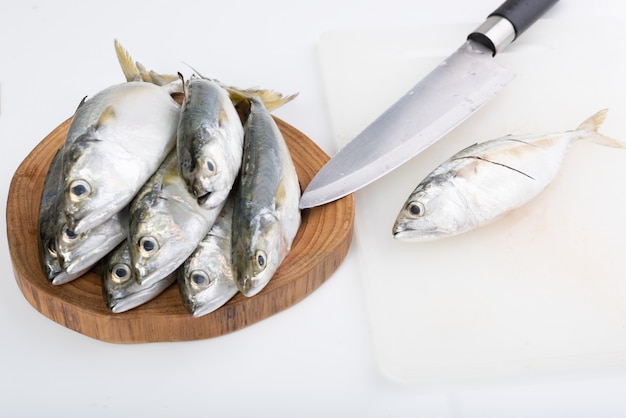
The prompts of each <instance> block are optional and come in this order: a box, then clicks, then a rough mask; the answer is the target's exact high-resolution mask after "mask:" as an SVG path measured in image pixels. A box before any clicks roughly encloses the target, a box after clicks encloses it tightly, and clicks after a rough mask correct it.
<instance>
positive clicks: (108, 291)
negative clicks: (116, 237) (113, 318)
mask: <svg viewBox="0 0 626 418" xmlns="http://www.w3.org/2000/svg"><path fill="white" fill-rule="evenodd" d="M175 281H176V275H175V274H170V275H167V276H165V277H163V278H162V279H160V280H157V281H155V282H154V283H152V284H150V285H142V284H140V283H139V282H138V281H137V280H136V277H135V274H134V271H133V268H132V265H131V258H130V245H129V243H128V240H124V241H122V242H121V243H120V244H119V245H118V246H117V247H116V248H115V249H114V250H113V251H111V252H110V253H109V254H108V255H107V257H106V258H105V259H104V261H103V268H102V275H101V282H102V294H103V297H104V302H105V304H106V306H107V308H109V310H110V311H111V312H113V313H122V312H126V311H129V310H131V309H134V308H136V307H138V306H140V305H143V304H144V303H146V302H148V301H150V300H152V299H154V298H156V297H157V296H158V295H160V294H161V293H163V292H164V291H165V290H166V289H167V288H168V287H170V286H171V285H172V284H173V283H174V282H175Z"/></svg>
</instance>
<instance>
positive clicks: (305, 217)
mask: <svg viewBox="0 0 626 418" xmlns="http://www.w3.org/2000/svg"><path fill="white" fill-rule="evenodd" d="M276 122H277V124H278V126H279V128H280V130H281V132H282V134H283V136H284V138H285V141H286V142H287V145H288V147H289V150H290V152H291V155H292V159H293V161H294V165H295V166H296V171H297V173H298V178H299V181H300V185H301V187H302V188H303V189H304V187H306V185H307V184H308V183H309V181H310V180H311V178H312V177H313V175H314V174H315V173H316V172H317V171H318V170H319V169H320V167H321V166H322V165H323V164H324V163H325V162H326V161H327V160H328V156H327V155H326V154H324V152H323V151H322V150H321V149H320V148H319V147H317V146H316V145H315V144H314V143H313V142H312V141H311V140H310V139H309V138H307V137H306V136H305V135H304V134H303V133H302V132H300V131H298V130H297V129H295V128H294V127H292V126H291V125H289V124H287V123H285V122H284V121H281V120H279V119H276ZM69 123H70V119H68V120H67V121H65V122H63V123H62V124H61V125H59V126H58V127H57V128H56V129H54V130H53V131H52V132H51V133H50V134H49V135H48V136H47V137H46V138H45V139H44V140H43V141H41V142H40V143H39V144H38V145H37V146H36V147H35V148H34V149H33V150H32V152H31V153H30V154H29V155H28V156H27V157H26V159H25V160H24V161H23V162H22V163H21V165H20V166H19V167H18V169H17V171H16V172H15V174H14V176H13V179H12V181H11V185H10V188H9V195H8V201H7V213H6V219H7V238H8V243H9V250H10V255H11V261H12V263H13V271H14V273H15V279H16V280H17V284H18V286H19V288H20V290H21V291H22V293H23V295H24V297H25V298H26V300H27V301H28V302H29V303H30V304H31V305H32V306H33V307H34V308H35V309H36V310H38V311H39V312H41V313H42V314H43V315H45V316H46V317H48V318H50V319H52V320H53V321H56V322H58V323H59V324H61V325H63V326H65V327H67V328H69V329H72V330H74V331H77V332H80V333H82V334H84V335H87V336H89V337H93V338H96V339H99V340H102V341H107V342H113V343H143V342H159V341H188V340H198V339H205V338H210V337H215V336H219V335H223V334H226V333H229V332H232V331H236V330H239V329H241V328H243V327H246V326H249V325H252V324H254V323H256V322H258V321H260V320H262V319H264V318H267V317H269V316H271V315H273V314H275V313H277V312H280V311H282V310H284V309H286V308H288V307H290V306H292V305H293V304H295V303H297V302H298V301H300V300H302V299H303V298H304V297H306V296H307V295H309V294H310V293H311V292H313V291H314V290H315V289H317V288H318V287H319V286H320V285H321V284H322V283H324V281H326V280H327V279H328V278H329V277H330V276H331V275H332V273H333V272H334V271H335V270H336V269H337V267H339V265H340V264H341V262H342V261H343V259H344V257H345V256H346V254H347V252H348V249H349V247H350V243H351V239H352V229H353V216H354V202H353V197H352V196H348V197H346V198H344V199H341V200H339V201H337V202H335V203H333V204H331V205H326V206H323V207H320V208H314V209H310V210H309V209H307V210H304V211H303V212H302V225H301V227H300V229H299V230H298V233H297V235H296V237H295V239H294V242H293V244H292V249H291V251H290V252H289V254H288V255H287V257H286V259H285V260H284V261H283V263H282V264H281V266H280V268H279V269H278V271H277V272H276V274H275V275H274V277H273V278H272V279H271V280H270V282H269V283H268V285H267V286H266V287H265V288H264V289H263V290H262V291H261V292H260V293H258V294H257V295H256V296H253V297H251V298H247V297H245V296H243V295H241V294H238V295H236V296H235V297H234V298H233V299H231V300H230V301H229V302H228V303H226V304H225V305H224V306H223V307H221V308H220V309H218V310H216V311H214V312H212V313H210V314H208V315H205V316H202V317H200V318H193V317H192V316H191V315H190V314H189V313H187V311H185V309H184V307H183V305H182V302H181V299H180V295H179V293H178V287H177V284H174V285H172V286H171V287H170V288H168V289H167V290H166V291H165V292H164V293H162V294H161V295H159V296H157V298H156V299H154V300H152V301H150V302H148V303H146V304H145V305H142V306H140V307H138V308H135V309H133V310H131V311H128V312H124V313H120V314H113V313H111V312H110V311H109V310H108V309H107V307H106V305H105V303H104V299H103V296H102V288H101V284H100V273H99V271H100V269H99V268H98V267H94V269H92V270H91V271H89V272H88V273H86V274H85V275H84V276H83V277H80V278H78V279H76V280H74V281H72V282H70V283H66V284H63V285H59V286H54V285H52V284H50V283H49V282H48V281H47V279H46V277H45V275H44V274H43V272H42V270H41V267H40V262H39V251H38V247H37V213H38V209H39V202H40V199H41V190H42V187H43V181H44V179H45V176H46V172H47V170H48V166H49V165H50V162H51V160H52V158H53V156H54V154H55V152H56V150H57V149H59V147H60V146H61V145H62V144H63V141H64V140H65V135H66V133H67V129H68V127H69Z"/></svg>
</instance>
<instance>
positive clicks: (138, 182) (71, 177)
mask: <svg viewBox="0 0 626 418" xmlns="http://www.w3.org/2000/svg"><path fill="white" fill-rule="evenodd" d="M179 84H180V83H171V84H167V85H165V86H157V85H156V84H152V83H146V82H141V81H133V82H124V83H121V84H116V85H112V86H109V87H107V88H105V89H104V90H102V91H100V92H98V93H97V94H95V95H94V96H93V97H91V98H89V99H87V100H83V102H81V104H80V105H79V107H78V109H77V110H76V112H75V114H74V117H73V119H72V122H71V124H70V127H69V129H68V133H67V136H66V138H65V142H64V145H63V148H62V149H63V181H64V185H63V190H64V199H63V204H62V207H63V211H64V213H65V216H66V218H67V222H68V227H69V228H70V229H71V230H72V231H73V232H74V233H76V234H81V233H84V232H86V231H88V230H90V229H92V228H94V227H95V226H97V225H99V224H101V223H102V222H104V221H105V220H107V219H109V218H111V216H113V215H114V214H115V213H118V212H119V211H121V210H122V208H124V207H125V206H126V205H128V204H129V203H130V201H131V200H132V199H133V197H134V196H135V195H136V193H137V191H138V190H139V188H140V187H141V186H142V185H143V184H144V183H145V182H146V180H147V179H148V178H149V177H150V175H152V173H154V171H155V170H156V169H157V168H158V167H159V165H160V164H161V162H162V161H163V160H164V159H165V157H166V156H167V154H168V153H169V152H170V151H171V150H172V149H173V148H174V147H175V143H176V128H177V125H178V118H179V115H180V106H179V105H178V103H176V101H174V100H173V99H172V97H171V93H173V92H176V91H177V90H179V89H180V85H179Z"/></svg>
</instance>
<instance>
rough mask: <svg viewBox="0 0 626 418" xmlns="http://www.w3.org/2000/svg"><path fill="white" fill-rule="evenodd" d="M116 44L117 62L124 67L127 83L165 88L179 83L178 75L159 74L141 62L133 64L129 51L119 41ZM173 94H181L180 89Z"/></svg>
mask: <svg viewBox="0 0 626 418" xmlns="http://www.w3.org/2000/svg"><path fill="white" fill-rule="evenodd" d="M114 43H115V53H116V55H117V60H118V61H119V63H120V66H121V67H122V71H123V72H124V77H126V81H145V82H146V83H152V84H156V85H157V86H165V85H169V84H172V82H177V81H178V75H176V74H161V73H157V72H156V71H153V70H148V69H147V68H146V66H145V65H143V64H142V63H140V62H139V61H134V62H133V59H132V57H131V56H130V54H129V53H128V51H127V50H126V49H125V48H124V47H123V46H122V44H120V43H119V41H118V40H117V39H116V40H115V42H114ZM173 92H175V93H178V92H180V88H178V89H175V90H173Z"/></svg>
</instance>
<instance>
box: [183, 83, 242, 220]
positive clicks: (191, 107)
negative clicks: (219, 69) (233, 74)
mask: <svg viewBox="0 0 626 418" xmlns="http://www.w3.org/2000/svg"><path fill="white" fill-rule="evenodd" d="M176 148H177V152H178V164H179V170H180V173H181V175H182V176H183V178H184V179H185V181H186V183H187V185H188V187H189V190H190V191H191V192H192V193H193V194H194V195H195V196H196V197H197V198H199V199H200V200H199V201H200V202H201V204H202V205H203V206H205V207H207V208H211V207H215V206H217V205H220V204H223V201H222V200H223V199H224V198H225V196H226V195H227V193H228V192H229V191H230V189H231V188H232V186H233V184H234V182H235V179H236V177H237V174H238V172H239V169H240V167H241V155H242V152H243V126H242V124H241V120H240V118H239V115H238V114H237V111H236V109H235V106H234V105H233V103H232V101H231V100H230V97H229V94H228V92H227V91H226V90H225V89H224V88H223V87H221V85H220V84H219V83H217V82H215V81H212V80H209V79H203V78H197V77H192V78H191V79H189V80H187V82H186V83H185V100H184V101H183V105H182V108H181V115H180V120H179V124H178V141H177V145H176Z"/></svg>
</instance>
